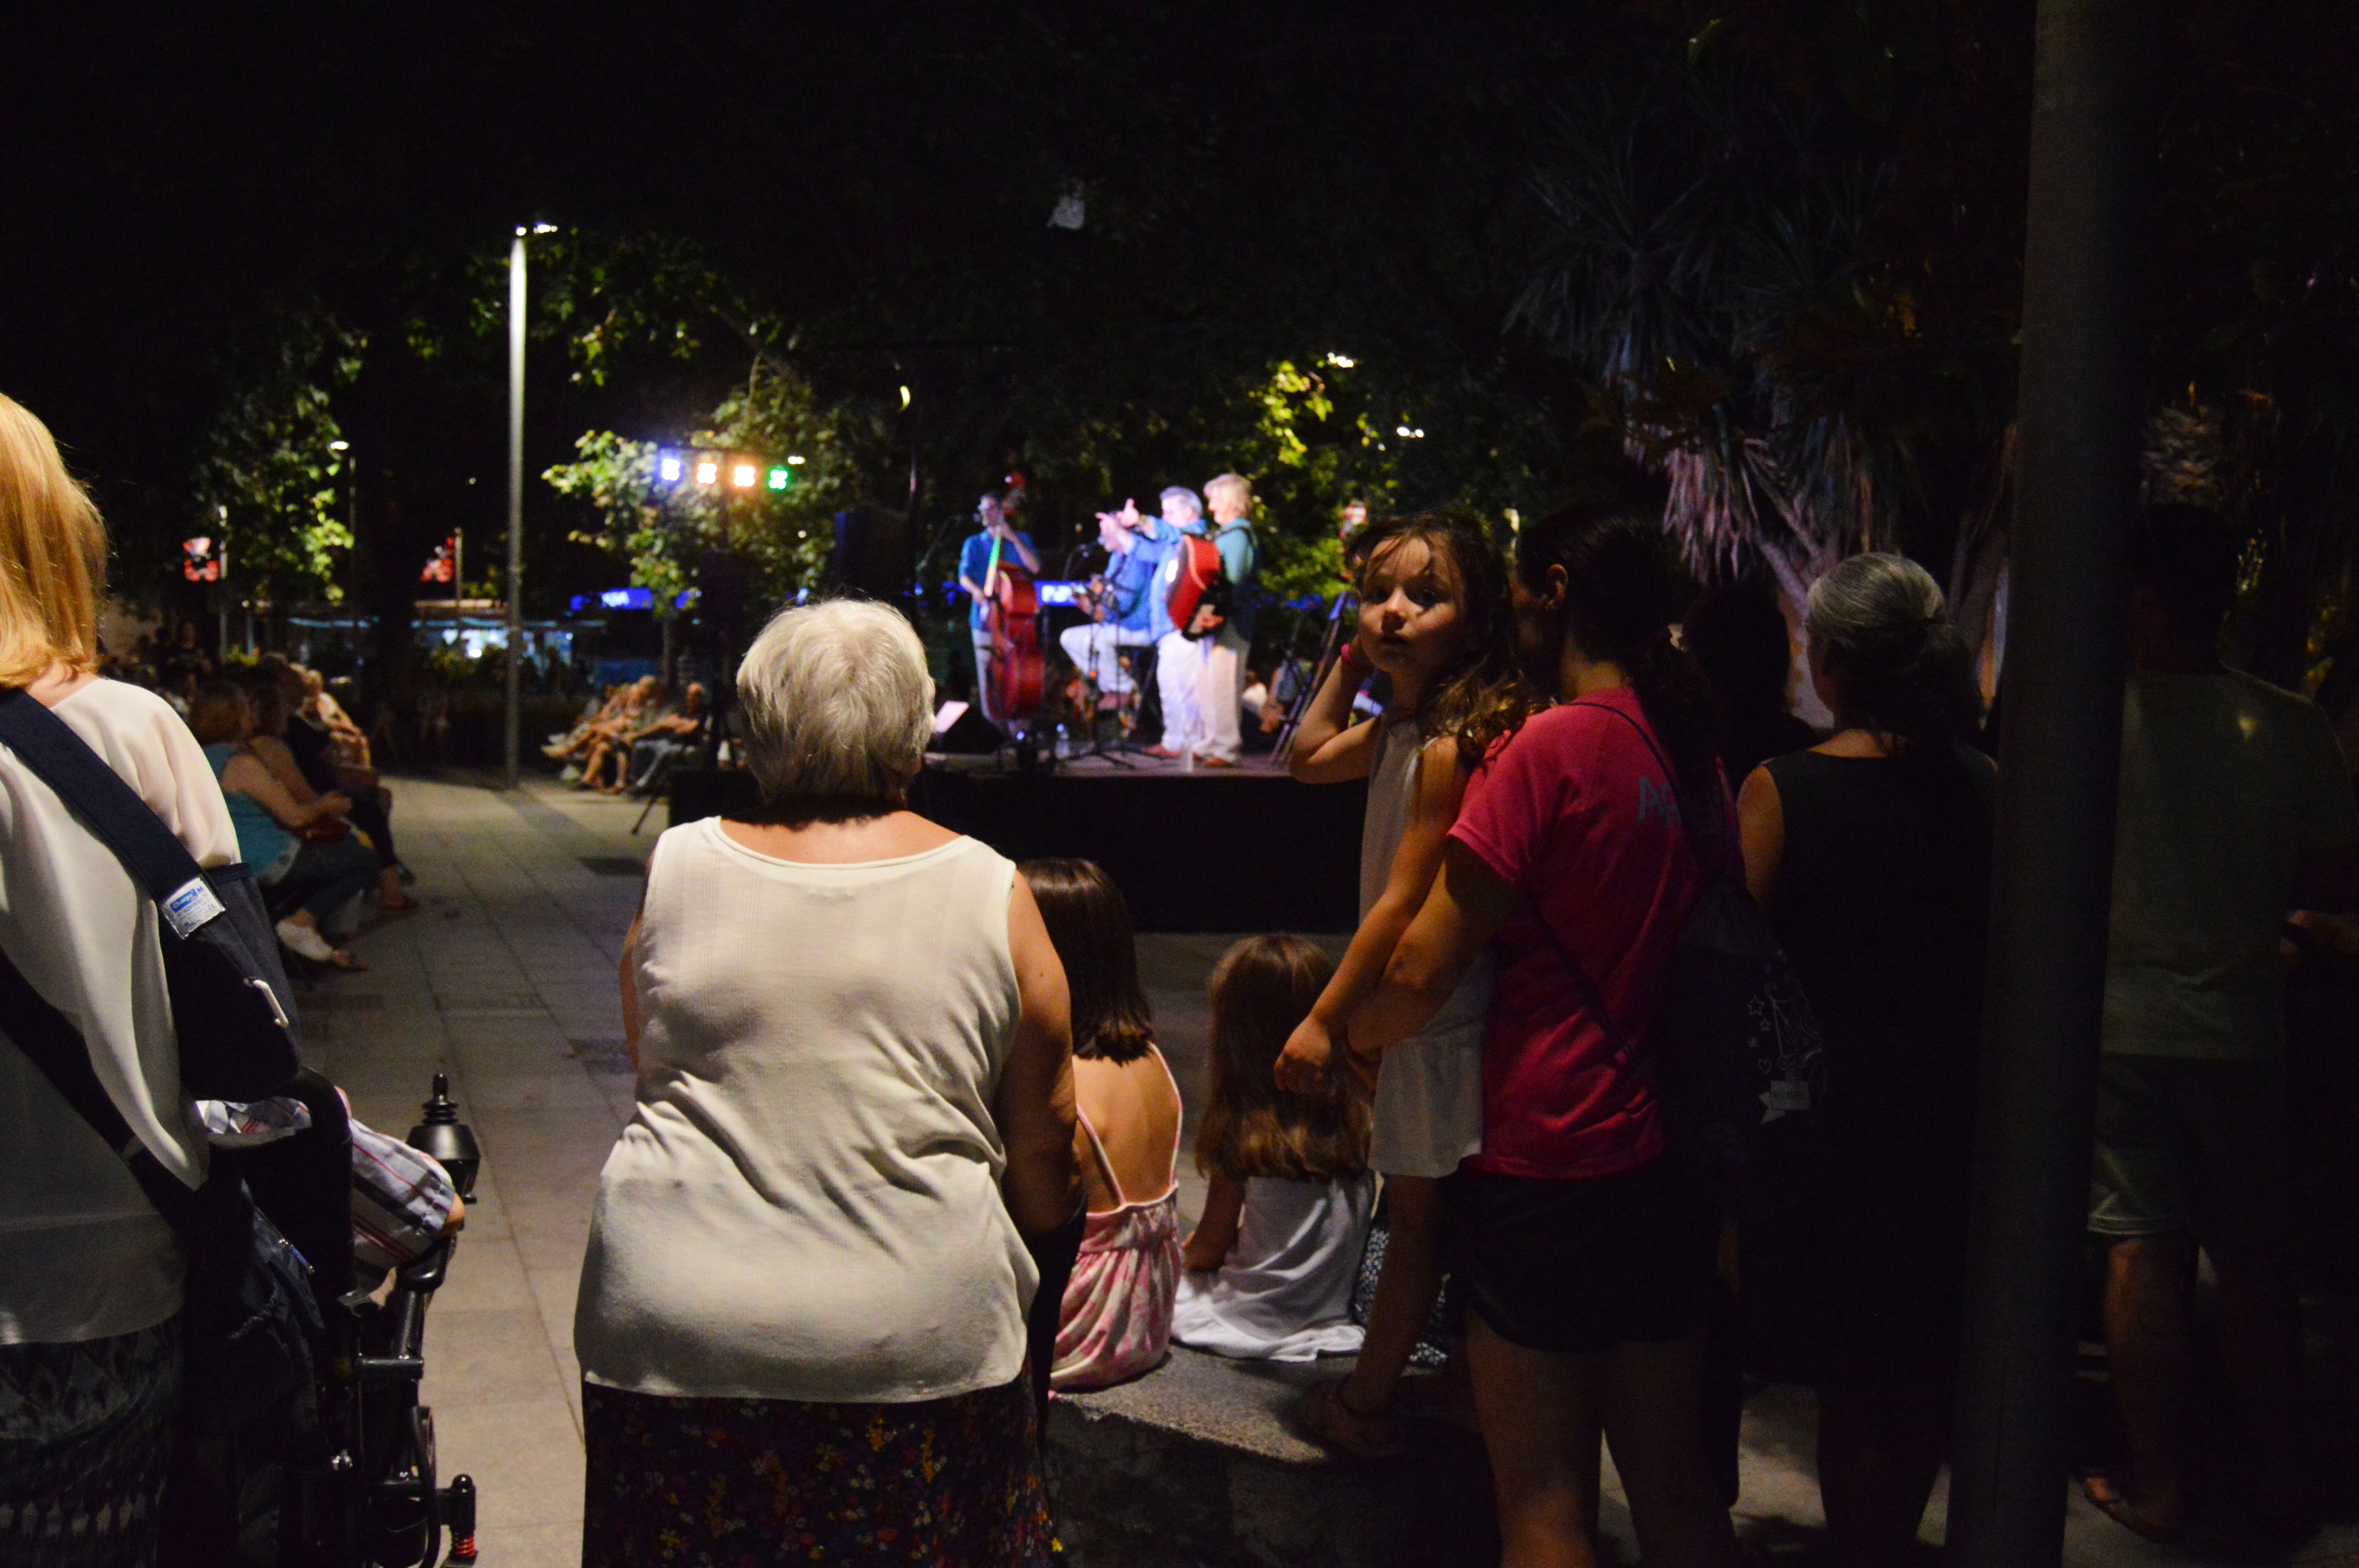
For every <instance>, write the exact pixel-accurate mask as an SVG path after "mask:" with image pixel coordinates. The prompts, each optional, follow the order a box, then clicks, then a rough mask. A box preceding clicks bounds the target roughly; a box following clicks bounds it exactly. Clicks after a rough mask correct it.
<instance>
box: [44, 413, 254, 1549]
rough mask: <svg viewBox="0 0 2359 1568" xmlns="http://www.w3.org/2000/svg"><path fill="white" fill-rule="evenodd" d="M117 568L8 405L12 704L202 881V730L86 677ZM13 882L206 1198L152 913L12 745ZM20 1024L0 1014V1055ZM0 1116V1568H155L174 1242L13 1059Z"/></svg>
mask: <svg viewBox="0 0 2359 1568" xmlns="http://www.w3.org/2000/svg"><path fill="white" fill-rule="evenodd" d="M105 561H106V535H105V531H104V529H103V525H102V524H101V523H100V521H99V516H98V511H97V509H96V508H95V507H94V506H92V504H91V502H90V499H89V497H88V496H87V495H85V494H84V493H83V492H82V487H81V486H80V485H79V484H77V483H76V482H75V481H74V480H73V479H72V477H71V475H70V474H68V472H67V471H66V468H65V465H64V463H63V462H62V461H60V459H59V457H58V449H57V445H56V443H55V441H53V440H52V439H51V438H50V436H49V430H48V429H47V427H44V426H43V425H42V424H41V422H40V421H39V420H38V419H36V418H35V417H34V416H32V415H31V414H30V413H28V412H27V411H26V410H25V409H24V408H23V407H21V406H18V405H17V404H16V403H15V402H14V401H12V400H10V399H9V398H7V397H5V396H0V687H15V688H17V689H20V690H22V691H23V692H24V693H25V695H24V696H22V697H16V698H14V699H13V700H16V701H31V702H38V703H39V704H41V705H42V706H43V707H45V708H49V710H50V711H51V712H52V713H54V714H55V715H56V716H57V717H58V718H59V719H61V720H62V721H63V722H64V723H65V724H66V725H67V726H68V727H69V728H70V729H71V730H73V731H74V733H75V734H76V735H78V736H80V737H81V738H82V741H85V742H86V743H87V744H88V745H89V746H90V747H91V749H92V750H93V751H94V752H97V753H98V754H99V755H100V756H101V757H102V758H103V759H104V760H105V762H106V763H107V765H109V766H110V767H112V768H114V771H115V772H116V773H119V774H120V775H122V777H123V780H124V782H125V784H129V785H130V786H131V787H132V788H133V789H134V790H135V791H136V792H137V793H138V795H140V797H141V798H142V799H143V800H145V801H146V802H147V805H148V806H150V807H151V808H153V809H154V811H155V812H156V814H157V816H158V817H160V818H161V819H162V821H163V823H164V825H165V826H166V827H168V828H169V829H170V830H171V831H172V833H173V835H174V836H175V837H176V838H179V841H180V842H181V844H182V845H184V846H185V847H186V848H187V849H188V851H189V853H190V855H192V856H194V857H195V858H196V860H197V861H198V863H199V864H201V865H208V866H221V865H225V864H227V863H228V862H230V861H231V860H235V859H236V858H237V852H238V841H237V836H236V834H235V832H234V830H233V829H232V827H231V826H230V818H229V812H228V810H227V808H226V807H224V806H223V804H222V795H221V791H220V789H219V788H218V787H216V786H215V784H214V783H213V780H212V771H211V770H210V769H209V768H208V767H207V766H206V763H205V758H204V755H203V753H202V752H200V751H199V750H198V749H197V744H196V742H195V741H192V740H191V739H190V737H189V731H188V728H187V726H185V725H184V724H182V723H181V722H180V720H179V717H178V716H177V715H175V714H174V712H173V711H172V709H171V708H169V707H168V706H167V705H166V704H165V702H164V701H163V699H162V698H160V697H156V696H154V695H153V694H151V693H148V692H146V691H142V690H140V689H139V688H138V687H133V686H128V685H125V684H124V683H122V682H120V681H110V680H102V679H99V678H98V677H97V676H96V675H95V674H94V672H93V666H94V665H95V664H96V660H97V645H96V633H97V623H98V604H99V601H100V599H101V597H102V595H103V589H104V582H103V578H102V577H101V571H102V569H103V566H104V564H105ZM0 868H5V878H0V952H5V955H6V957H7V962H8V964H9V966H10V967H12V968H14V969H15V971H16V973H17V974H18V975H19V976H21V977H22V979H23V982H24V983H25V984H26V985H27V986H28V987H29V988H30V989H32V990H33V992H34V993H35V994H36V995H38V997H40V998H42V999H43V1000H49V1001H50V1002H51V1003H52V1005H54V1006H56V1007H58V1008H59V1009H60V1011H63V1012H65V1013H66V1014H67V1015H68V1016H69V1017H70V1018H71V1019H72V1020H73V1022H75V1023H76V1024H77V1025H78V1026H79V1028H80V1031H81V1033H82V1042H83V1044H84V1045H85V1046H87V1048H88V1050H89V1053H90V1062H91V1065H92V1068H93V1069H94V1070H95V1071H96V1073H97V1075H98V1078H99V1081H100V1083H101V1084H103V1086H104V1087H105V1089H106V1093H107V1098H109V1099H110V1100H111V1101H112V1102H113V1103H114V1108H115V1110H116V1111H117V1112H118V1113H119V1114H120V1115H121V1116H122V1118H123V1119H124V1120H125V1122H126V1123H128V1124H129V1126H130V1128H131V1130H132V1131H133V1132H134V1133H136V1135H137V1137H138V1140H139V1141H140V1143H141V1144H142V1145H144V1146H145V1147H146V1148H147V1151H148V1152H150V1153H152V1154H153V1155H154V1156H155V1157H156V1158H157V1160H158V1161H159V1162H161V1163H162V1165H163V1168H164V1169H165V1170H166V1171H167V1172H168V1173H170V1174H171V1176H172V1178H173V1179H174V1180H176V1181H179V1182H183V1183H185V1184H188V1185H189V1186H190V1187H191V1188H194V1187H196V1186H198V1185H200V1184H202V1182H203V1181H204V1179H205V1174H206V1171H207V1168H208V1163H209V1159H210V1154H209V1151H208V1150H207V1147H206V1144H205V1139H204V1134H203V1133H202V1132H201V1130H198V1129H197V1128H196V1127H195V1126H193V1125H192V1124H191V1123H190V1120H189V1119H188V1118H187V1117H186V1116H185V1115H183V1114H182V1108H183V1107H184V1106H185V1105H186V1104H187V1098H186V1097H185V1096H184V1095H183V1094H182V1092H181V1087H180V1068H179V1044H178V1042H177V1040H176V1038H175V1036H174V1033H173V1025H172V1006H171V999H170V995H169V993H168V990H167V989H166V984H165V976H164V956H163V949H162V947H161V946H160V944H159V942H158V914H157V909H156V905H155V903H153V902H152V901H151V900H150V899H149V898H148V897H147V893H146V892H145V891H144V890H143V889H141V888H140V886H139V885H138V884H137V883H136V882H135V881H132V879H131V875H130V873H129V872H128V871H125V870H124V869H123V865H122V863H121V862H120V861H119V860H116V859H115V857H114V851H113V850H111V849H108V848H107V847H106V845H105V844H104V843H103V842H102V841H101V840H100V839H98V838H96V837H95V836H94V835H92V833H91V832H90V830H89V829H88V828H87V827H84V826H83V825H82V819H81V818H80V817H78V816H75V815H74V813H73V812H72V810H71V808H70V807H69V806H67V805H66V804H65V802H63V801H62V800H60V799H59V797H58V795H57V794H56V792H55V791H54V790H52V789H50V787H49V785H48V784H46V783H45V782H44V781H42V780H41V779H40V778H38V776H36V775H35V774H34V773H33V771H32V770H31V769H29V768H27V766H25V764H24V763H23V762H20V761H19V760H18V759H17V757H16V753H15V752H13V751H11V750H9V749H8V748H7V747H6V746H5V745H0ZM12 1025H14V1026H16V1027H18V1028H21V1027H22V1025H21V1023H20V1022H19V1021H18V1018H17V1016H16V1010H15V1009H14V1008H12V1007H9V1006H5V1005H0V1040H5V1037H6V1036H7V1034H8V1032H9V1030H10V1028H11V1027H12ZM0 1117H5V1125H6V1127H7V1135H6V1136H5V1137H0V1233H5V1236H6V1238H7V1239H6V1243H5V1245H0V1389H5V1390H7V1392H6V1397H5V1399H0V1519H6V1520H9V1521H11V1522H10V1523H8V1524H7V1525H6V1526H5V1543H0V1561H5V1562H6V1563H11V1564H34V1563H90V1564H102V1563H103V1564H108V1565H113V1564H125V1565H126V1568H127V1565H131V1564H139V1563H151V1562H153V1561H154V1559H155V1555H156V1551H157V1545H158V1520H159V1518H160V1510H161V1506H162V1503H163V1495H164V1484H165V1477H166V1475H167V1473H168V1468H169V1465H170V1461H171V1456H172V1448H173V1439H174V1434H175V1433H176V1431H177V1430H178V1427H179V1406H180V1388H181V1367H182V1359H181V1336H180V1329H181V1318H180V1307H181V1291H182V1282H183V1273H184V1269H185V1263H184V1258H183V1253H182V1250H181V1246H180V1241H179V1237H178V1236H176V1235H175V1234H174V1232H173V1230H172V1227H170V1226H169V1225H168V1224H167V1223H166V1222H165V1220H164V1217H163V1216H162V1215H160V1214H158V1212H157V1211H156V1208H155V1206H153V1205H152V1204H151V1203H149V1201H148V1199H147V1195H146V1194H145V1193H143V1192H142V1191H141V1190H140V1188H139V1184H138V1183H137V1182H136V1181H135V1180H134V1179H133V1178H132V1175H131V1173H130V1171H129V1169H128V1167H126V1166H125V1163H124V1162H123V1161H122V1160H121V1159H119V1158H117V1156H116V1153H115V1151H114V1150H112V1149H109V1148H108V1147H107V1146H106V1144H105V1143H104V1141H102V1140H101V1139H100V1138H99V1137H98V1136H97V1135H96V1134H95V1133H94V1132H92V1130H91V1128H90V1127H89V1125H88V1124H87V1123H85V1122H84V1121H83V1120H82V1119H81V1118H80V1117H78V1116H76V1115H74V1114H73V1113H72V1112H71V1110H70V1109H68V1108H67V1107H66V1106H65V1105H64V1104H63V1103H61V1101H60V1098H59V1095H58V1091H57V1089H56V1087H54V1086H52V1085H51V1084H50V1082H49V1079H48V1077H47V1076H45V1075H44V1074H43V1073H42V1072H41V1070H40V1069H39V1068H38V1067H37V1066H35V1065H33V1062H32V1060H31V1058H29V1057H28V1056H27V1055H26V1054H25V1053H24V1052H23V1051H22V1050H20V1049H18V1048H17V1045H16V1043H15V1042H13V1041H12V1042H8V1043H6V1044H0ZM35 1521H38V1523H39V1525H40V1526H41V1528H42V1529H43V1530H46V1531H47V1532H49V1533H48V1539H46V1540H44V1539H42V1538H41V1536H40V1535H38V1534H37V1533H36V1531H35V1530H34V1528H33V1526H34V1523H35Z"/></svg>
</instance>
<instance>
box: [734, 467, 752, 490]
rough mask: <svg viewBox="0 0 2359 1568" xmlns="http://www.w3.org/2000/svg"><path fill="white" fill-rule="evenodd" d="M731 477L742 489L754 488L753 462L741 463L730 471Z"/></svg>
mask: <svg viewBox="0 0 2359 1568" xmlns="http://www.w3.org/2000/svg"><path fill="white" fill-rule="evenodd" d="M729 478H730V480H731V481H733V482H734V484H735V485H736V486H737V488H738V489H740V490H751V489H753V488H754V465H753V464H752V463H739V464H738V465H737V466H736V467H735V468H734V469H732V470H730V471H729Z"/></svg>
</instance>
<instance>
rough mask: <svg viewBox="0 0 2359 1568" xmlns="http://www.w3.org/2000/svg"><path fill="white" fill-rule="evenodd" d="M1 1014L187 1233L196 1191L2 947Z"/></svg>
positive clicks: (76, 1033) (22, 1047)
mask: <svg viewBox="0 0 2359 1568" xmlns="http://www.w3.org/2000/svg"><path fill="white" fill-rule="evenodd" d="M0 1018H5V1019H7V1021H8V1038H9V1040H10V1041H12V1042H14V1043H15V1044H16V1049H18V1050H19V1051H22V1052H23V1053H24V1054H26V1056H27V1057H28V1058H29V1059H30V1060H31V1061H32V1064H33V1065H35V1066H37V1067H38V1068H40V1069H41V1074H42V1076H44V1077H46V1078H48V1079H49V1082H50V1083H51V1084H52V1085H54V1086H56V1088H57V1091H58V1093H59V1094H60V1095H61V1096H63V1097H64V1098H65V1102H66V1103H67V1104H68V1105H70V1106H71V1107H73V1108H74V1113H75V1114H76V1115H78V1116H80V1117H81V1118H82V1119H83V1120H84V1121H86V1122H88V1123H90V1127H91V1130H92V1131H93V1132H95V1133H97V1134H98V1136H99V1137H100V1139H101V1140H103V1141H104V1142H105V1144H106V1146H107V1147H108V1148H110V1149H112V1150H114V1152H115V1155H116V1157H117V1158H119V1159H120V1160H121V1161H122V1162H124V1163H125V1165H127V1166H129V1167H130V1169H131V1174H132V1176H133V1177H134V1178H135V1179H136V1180H137V1182H138V1183H139V1190H140V1191H141V1192H143V1193H146V1194H147V1200H148V1201H149V1202H150V1203H152V1204H154V1205H155V1206H156V1209H157V1212H158V1213H159V1214H161V1215H162V1216H163V1217H165V1218H166V1219H167V1220H168V1221H170V1222H171V1226H172V1228H173V1229H175V1230H177V1231H180V1232H182V1233H183V1234H186V1233H187V1232H188V1231H189V1230H190V1228H191V1227H193V1226H194V1224H195V1222H196V1204H197V1195H196V1194H195V1193H193V1192H191V1191H190V1190H189V1189H188V1188H187V1187H185V1186H183V1185H181V1184H180V1182H179V1178H178V1177H176V1176H174V1175H173V1174H172V1173H171V1172H169V1171H168V1170H166V1169H164V1165H163V1162H161V1161H159V1160H158V1159H157V1158H156V1156H155V1155H154V1154H153V1153H151V1152H148V1149H147V1145H146V1144H144V1143H142V1142H140V1141H139V1140H138V1138H137V1137H136V1136H135V1135H134V1134H133V1132H132V1130H131V1124H130V1123H129V1122H127V1121H125V1120H124V1119H123V1113H122V1112H121V1111H119V1110H117V1109H115V1108H114V1099H113V1098H112V1097H110V1096H109V1095H108V1094H107V1092H106V1087H105V1086H104V1085H103V1084H102V1083H100V1082H99V1081H98V1070H97V1069H96V1068H94V1067H92V1065H91V1063H90V1047H89V1046H88V1045H87V1044H84V1043H83V1041H82V1031H80V1030H78V1029H76V1028H75V1027H74V1026H73V1024H72V1022H71V1021H69V1020H68V1019H67V1017H66V1015H65V1014H64V1013H62V1012H60V1011H58V1010H57V1009H56V1008H55V1007H53V1006H51V1005H50V1004H49V1001H48V1000H46V999H45V998H43V997H42V995H41V993H40V992H38V991H37V990H35V989H33V985H32V982H31V981H30V980H27V979H25V976H24V972H23V971H22V970H20V969H18V968H16V964H15V963H14V962H13V961H12V960H11V959H10V958H9V957H8V955H7V954H6V953H5V952H0Z"/></svg>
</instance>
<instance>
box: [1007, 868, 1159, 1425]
mask: <svg viewBox="0 0 2359 1568" xmlns="http://www.w3.org/2000/svg"><path fill="white" fill-rule="evenodd" d="M1022 870H1023V872H1024V881H1026V883H1027V885H1029V886H1030V888H1031V889H1032V897H1033V899H1034V901H1035V902H1036V903H1038V904H1039V906H1040V920H1041V924H1043V925H1046V926H1047V927H1048V928H1049V942H1050V943H1052V944H1053V945H1054V946H1055V947H1056V949H1057V957H1058V959H1059V961H1060V962H1061V963H1062V964H1063V965H1064V966H1065V984H1066V986H1067V988H1068V989H1070V990H1071V993H1072V1016H1073V1099H1074V1109H1075V1110H1076V1112H1078V1115H1077V1117H1076V1119H1077V1120H1078V1121H1079V1122H1080V1124H1081V1125H1080V1127H1079V1129H1078V1136H1077V1137H1076V1138H1075V1140H1074V1143H1075V1149H1074V1152H1075V1153H1076V1155H1078V1156H1079V1158H1080V1161H1081V1167H1082V1184H1083V1185H1084V1186H1085V1187H1086V1188H1087V1189H1088V1192H1089V1217H1088V1218H1087V1219H1086V1220H1085V1221H1084V1222H1083V1228H1082V1250H1081V1256H1080V1257H1079V1258H1078V1259H1076V1260H1074V1263H1073V1272H1072V1277H1071V1280H1069V1281H1067V1283H1066V1285H1065V1293H1064V1298H1063V1304H1062V1308H1061V1311H1060V1316H1059V1318H1058V1322H1057V1349H1056V1360H1055V1363H1054V1365H1053V1368H1052V1369H1051V1370H1050V1372H1049V1386H1050V1387H1052V1388H1057V1389H1103V1388H1104V1387H1106V1386H1107V1385H1108V1384H1111V1383H1119V1382H1121V1381H1123V1380H1124V1379H1127V1378H1136V1377H1137V1376H1138V1375H1139V1374H1140V1373H1142V1372H1147V1371H1152V1370H1153V1369H1154V1368H1157V1367H1158V1366H1160V1365H1162V1362H1163V1358H1164V1357H1165V1356H1166V1355H1168V1354H1169V1351H1170V1344H1171V1302H1172V1296H1173V1292H1176V1291H1177V1290H1178V1289H1179V1288H1180V1184H1179V1181H1178V1175H1179V1162H1180V1086H1179V1085H1178V1084H1176V1083H1174V1082H1172V1079H1171V1069H1170V1068H1169V1066H1167V1065H1165V1064H1164V1060H1163V1054H1162V1053H1161V1052H1160V1051H1158V1050H1157V1049H1156V1048H1155V1021H1154V1017H1153V1015H1152V1014H1151V1013H1149V1012H1148V1011H1147V996H1146V993H1145V992H1143V991H1142V990H1140V989H1139V985H1138V952H1137V949H1136V945H1135V944H1134V942H1133V941H1132V938H1131V930H1130V905H1129V904H1128V903H1126V902H1125V900H1124V898H1123V896H1122V890H1121V889H1120V888H1117V887H1115V886H1114V883H1113V881H1110V880H1109V879H1108V878H1107V876H1106V874H1105V872H1103V871H1100V870H1099V869H1098V868H1097V867H1096V866H1095V865H1094V864H1093V863H1092V862H1090V861H1088V860H1027V861H1026V862H1025V863H1024V865H1023V868H1022Z"/></svg>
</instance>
